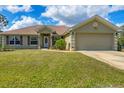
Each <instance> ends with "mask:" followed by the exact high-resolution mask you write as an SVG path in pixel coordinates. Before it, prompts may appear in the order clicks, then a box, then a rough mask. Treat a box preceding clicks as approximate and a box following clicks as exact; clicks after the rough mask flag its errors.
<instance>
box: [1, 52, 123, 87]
mask: <svg viewBox="0 0 124 93" xmlns="http://www.w3.org/2000/svg"><path fill="white" fill-rule="evenodd" d="M0 87H26V88H27V87H30V88H31V87H37V88H39V87H47V88H48V87H124V71H122V70H118V69H116V68H113V67H111V66H109V65H107V64H105V63H102V62H100V61H97V60H95V59H92V58H90V57H87V56H85V55H82V54H80V53H76V52H52V51H42V50H16V51H11V52H0Z"/></svg>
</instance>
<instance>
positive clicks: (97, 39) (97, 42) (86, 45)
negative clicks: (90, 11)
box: [76, 34, 114, 50]
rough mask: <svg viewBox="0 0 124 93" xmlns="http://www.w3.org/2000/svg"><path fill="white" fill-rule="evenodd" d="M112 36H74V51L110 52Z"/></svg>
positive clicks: (112, 43)
mask: <svg viewBox="0 0 124 93" xmlns="http://www.w3.org/2000/svg"><path fill="white" fill-rule="evenodd" d="M113 40H114V37H113V34H76V50H112V49H113V45H114V42H113Z"/></svg>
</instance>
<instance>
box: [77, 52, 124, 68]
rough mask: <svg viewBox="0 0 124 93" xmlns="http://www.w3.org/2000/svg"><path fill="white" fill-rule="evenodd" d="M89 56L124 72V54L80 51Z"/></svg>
mask: <svg viewBox="0 0 124 93" xmlns="http://www.w3.org/2000/svg"><path fill="white" fill-rule="evenodd" d="M78 52H80V53H83V54H85V55H87V56H90V57H93V58H95V59H97V60H100V61H102V62H105V63H107V64H109V65H111V66H114V67H116V68H119V69H122V70H124V52H118V51H78Z"/></svg>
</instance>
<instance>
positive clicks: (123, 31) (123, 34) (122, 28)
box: [120, 26, 124, 36]
mask: <svg viewBox="0 0 124 93" xmlns="http://www.w3.org/2000/svg"><path fill="white" fill-rule="evenodd" d="M120 29H121V32H120V35H121V36H124V26H121V27H120Z"/></svg>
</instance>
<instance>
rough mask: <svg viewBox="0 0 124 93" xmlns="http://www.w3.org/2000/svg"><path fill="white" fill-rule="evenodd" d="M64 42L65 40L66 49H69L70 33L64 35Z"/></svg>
mask: <svg viewBox="0 0 124 93" xmlns="http://www.w3.org/2000/svg"><path fill="white" fill-rule="evenodd" d="M64 39H65V42H66V50H70V47H71V34H67V35H66V36H65V37H64Z"/></svg>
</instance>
